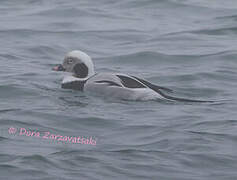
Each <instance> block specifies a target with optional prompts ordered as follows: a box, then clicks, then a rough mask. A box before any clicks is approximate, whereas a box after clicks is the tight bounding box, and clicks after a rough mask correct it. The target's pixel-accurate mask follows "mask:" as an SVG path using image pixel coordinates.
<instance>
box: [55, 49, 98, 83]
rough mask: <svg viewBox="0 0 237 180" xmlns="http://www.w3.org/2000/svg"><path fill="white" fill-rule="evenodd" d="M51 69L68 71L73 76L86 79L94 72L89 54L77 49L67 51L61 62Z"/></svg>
mask: <svg viewBox="0 0 237 180" xmlns="http://www.w3.org/2000/svg"><path fill="white" fill-rule="evenodd" d="M53 70H54V71H65V72H70V73H72V75H73V76H75V77H77V78H79V79H82V80H86V79H88V78H89V77H91V76H93V75H94V74H95V72H94V65H93V62H92V60H91V58H90V56H88V55H87V54H86V53H84V52H82V51H78V50H74V51H71V52H69V53H67V54H66V56H65V57H64V60H63V63H62V64H59V65H57V66H56V67H54V68H53Z"/></svg>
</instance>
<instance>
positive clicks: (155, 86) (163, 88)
mask: <svg viewBox="0 0 237 180" xmlns="http://www.w3.org/2000/svg"><path fill="white" fill-rule="evenodd" d="M132 77H133V78H135V79H137V80H138V81H140V82H142V83H143V84H145V85H146V86H147V87H149V88H151V89H152V90H153V91H156V92H158V93H160V90H165V91H168V92H173V90H172V89H169V88H166V87H162V86H157V85H155V84H152V83H150V82H148V81H146V80H144V79H140V78H138V77H135V76H132Z"/></svg>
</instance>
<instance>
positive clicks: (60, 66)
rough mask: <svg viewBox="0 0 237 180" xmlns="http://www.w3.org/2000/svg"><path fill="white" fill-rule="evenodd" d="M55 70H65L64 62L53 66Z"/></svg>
mask: <svg viewBox="0 0 237 180" xmlns="http://www.w3.org/2000/svg"><path fill="white" fill-rule="evenodd" d="M52 70H53V71H65V70H66V69H65V68H64V67H63V65H62V64H59V65H57V66H55V67H53V68H52Z"/></svg>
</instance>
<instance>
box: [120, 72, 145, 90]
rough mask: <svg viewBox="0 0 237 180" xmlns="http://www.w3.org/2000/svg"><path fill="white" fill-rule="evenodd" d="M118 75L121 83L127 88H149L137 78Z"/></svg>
mask: <svg viewBox="0 0 237 180" xmlns="http://www.w3.org/2000/svg"><path fill="white" fill-rule="evenodd" d="M116 76H117V77H118V78H119V79H120V80H121V83H122V84H123V85H124V86H125V87H127V88H147V87H146V86H144V85H143V84H142V83H141V82H140V81H138V80H137V79H135V78H131V77H129V76H123V75H116Z"/></svg>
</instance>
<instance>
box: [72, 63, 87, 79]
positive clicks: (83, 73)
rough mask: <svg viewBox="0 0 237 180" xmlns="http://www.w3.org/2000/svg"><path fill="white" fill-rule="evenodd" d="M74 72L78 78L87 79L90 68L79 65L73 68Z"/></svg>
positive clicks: (82, 64)
mask: <svg viewBox="0 0 237 180" xmlns="http://www.w3.org/2000/svg"><path fill="white" fill-rule="evenodd" d="M73 72H74V73H75V75H76V76H77V77H78V78H85V77H87V76H88V67H87V66H86V65H85V64H84V63H79V64H76V65H75V66H74V67H73Z"/></svg>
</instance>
